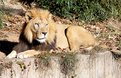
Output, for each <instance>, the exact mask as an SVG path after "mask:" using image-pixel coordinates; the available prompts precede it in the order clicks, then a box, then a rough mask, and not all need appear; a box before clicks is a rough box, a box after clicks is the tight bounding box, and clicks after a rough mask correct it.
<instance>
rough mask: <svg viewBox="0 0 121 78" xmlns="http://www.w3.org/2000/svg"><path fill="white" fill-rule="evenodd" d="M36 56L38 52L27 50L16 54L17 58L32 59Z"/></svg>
mask: <svg viewBox="0 0 121 78" xmlns="http://www.w3.org/2000/svg"><path fill="white" fill-rule="evenodd" d="M38 54H40V52H39V51H35V50H27V51H24V52H21V53H18V54H17V58H29V57H32V56H35V55H38Z"/></svg>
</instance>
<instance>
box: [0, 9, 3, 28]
mask: <svg viewBox="0 0 121 78" xmlns="http://www.w3.org/2000/svg"><path fill="white" fill-rule="evenodd" d="M2 15H3V13H2V11H0V28H2V27H3V22H2Z"/></svg>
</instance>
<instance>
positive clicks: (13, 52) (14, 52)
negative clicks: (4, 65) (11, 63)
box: [7, 50, 17, 58]
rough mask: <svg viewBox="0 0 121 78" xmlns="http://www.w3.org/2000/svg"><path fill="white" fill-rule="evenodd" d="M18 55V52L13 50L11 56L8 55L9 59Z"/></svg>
mask: <svg viewBox="0 0 121 78" xmlns="http://www.w3.org/2000/svg"><path fill="white" fill-rule="evenodd" d="M16 55H17V52H16V51H14V50H13V51H12V52H11V53H10V54H9V55H7V58H15V57H16Z"/></svg>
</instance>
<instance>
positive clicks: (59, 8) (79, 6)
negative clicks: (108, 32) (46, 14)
mask: <svg viewBox="0 0 121 78" xmlns="http://www.w3.org/2000/svg"><path fill="white" fill-rule="evenodd" d="M35 3H37V4H38V6H39V7H41V8H45V9H49V10H50V11H51V12H52V13H53V14H55V15H58V16H60V17H64V18H68V19H70V20H72V19H78V20H85V21H89V22H91V21H103V20H105V19H108V18H111V17H114V18H117V17H118V18H121V0H35Z"/></svg>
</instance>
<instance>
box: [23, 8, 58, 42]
mask: <svg viewBox="0 0 121 78" xmlns="http://www.w3.org/2000/svg"><path fill="white" fill-rule="evenodd" d="M51 17H52V14H51V13H50V12H49V11H47V10H42V9H31V10H29V11H27V12H26V14H25V18H26V27H25V28H24V30H23V32H24V36H25V37H26V39H27V40H28V41H29V43H32V41H33V40H37V41H38V42H40V43H45V42H48V43H51V42H53V40H54V38H55V31H56V30H55V27H54V25H52V23H53V21H52V19H51Z"/></svg>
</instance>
